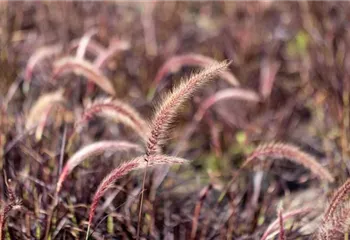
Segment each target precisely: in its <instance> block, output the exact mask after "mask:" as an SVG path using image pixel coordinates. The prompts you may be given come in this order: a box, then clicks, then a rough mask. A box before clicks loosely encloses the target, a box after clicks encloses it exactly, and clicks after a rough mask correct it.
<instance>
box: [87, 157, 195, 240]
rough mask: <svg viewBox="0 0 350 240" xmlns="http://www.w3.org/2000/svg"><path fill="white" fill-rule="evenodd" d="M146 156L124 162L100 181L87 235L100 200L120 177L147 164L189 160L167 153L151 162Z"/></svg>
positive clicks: (180, 162) (154, 164)
mask: <svg viewBox="0 0 350 240" xmlns="http://www.w3.org/2000/svg"><path fill="white" fill-rule="evenodd" d="M144 158H145V156H140V157H137V158H134V159H133V160H131V161H127V162H124V163H122V164H121V165H120V166H119V167H117V168H115V169H114V170H113V171H112V172H111V173H110V174H108V175H107V176H106V177H105V179H104V180H102V182H101V183H100V185H99V187H98V188H97V190H96V193H95V195H94V198H93V201H92V204H91V207H90V213H89V226H88V231H87V237H88V234H89V230H90V226H91V223H92V220H93V217H94V215H95V211H96V207H97V204H98V202H99V200H100V199H101V197H102V196H103V195H104V193H105V192H106V191H107V189H108V188H109V187H111V186H112V185H113V183H114V182H115V181H116V180H118V179H119V178H121V177H123V176H124V175H126V174H128V173H129V172H131V171H133V170H137V169H142V168H146V166H147V165H148V166H149V167H152V166H156V165H163V164H168V165H171V164H183V163H186V162H188V161H187V160H186V159H183V158H177V157H171V156H166V155H153V156H151V157H150V158H149V160H150V161H149V162H145V161H144Z"/></svg>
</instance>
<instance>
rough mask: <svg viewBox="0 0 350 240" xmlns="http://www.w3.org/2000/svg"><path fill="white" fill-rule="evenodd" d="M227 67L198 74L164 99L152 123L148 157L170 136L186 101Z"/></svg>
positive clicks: (216, 66) (222, 65) (223, 65)
mask: <svg viewBox="0 0 350 240" xmlns="http://www.w3.org/2000/svg"><path fill="white" fill-rule="evenodd" d="M227 66H228V63H227V62H222V63H218V64H214V65H212V66H211V67H208V68H206V69H204V70H203V71H201V72H199V73H198V74H194V75H193V76H192V77H190V78H189V79H188V80H187V81H182V82H181V83H180V84H179V85H178V86H177V87H175V88H174V89H173V90H172V91H171V93H169V94H168V95H167V96H166V97H165V98H164V100H163V101H162V103H161V105H160V106H159V107H158V110H157V111H156V114H155V116H154V118H153V121H152V126H151V129H152V130H151V133H150V135H149V137H148V141H147V150H146V155H147V156H149V155H151V154H154V153H156V151H157V149H158V148H159V147H160V146H161V144H162V143H163V142H164V140H165V139H166V137H167V136H168V135H169V127H170V124H171V123H172V121H173V120H174V118H175V116H176V114H177V113H178V111H179V109H180V107H181V106H182V105H183V104H184V103H185V102H186V100H188V98H189V97H191V96H192V95H193V93H194V92H195V91H196V90H197V89H198V88H200V87H201V86H203V85H204V84H206V83H208V82H209V81H210V80H212V79H213V78H214V77H215V76H217V75H218V74H220V73H221V72H222V71H224V70H225V69H226V67H227ZM146 160H147V159H146Z"/></svg>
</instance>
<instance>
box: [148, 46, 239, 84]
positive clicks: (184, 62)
mask: <svg viewBox="0 0 350 240" xmlns="http://www.w3.org/2000/svg"><path fill="white" fill-rule="evenodd" d="M215 64H218V62H217V61H216V60H215V59H213V58H210V57H207V56H204V55H201V54H195V53H189V54H183V55H177V56H174V57H172V58H170V59H169V60H168V61H166V62H165V63H164V64H163V65H162V66H161V67H160V69H159V70H158V72H157V74H156V77H155V79H154V81H153V86H154V87H156V86H158V84H159V83H160V82H161V80H162V79H164V78H165V76H166V75H167V74H169V73H174V72H176V71H178V70H179V69H181V68H182V67H184V66H199V67H202V68H208V67H210V66H211V65H215ZM220 77H221V78H223V79H224V80H225V81H227V82H228V83H229V84H230V85H232V86H239V82H238V80H237V78H236V77H235V76H234V75H233V74H232V73H231V72H229V71H227V70H224V71H221V72H220Z"/></svg>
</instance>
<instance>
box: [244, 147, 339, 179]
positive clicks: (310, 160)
mask: <svg viewBox="0 0 350 240" xmlns="http://www.w3.org/2000/svg"><path fill="white" fill-rule="evenodd" d="M259 157H277V158H280V157H283V158H287V159H290V160H292V161H294V162H296V163H298V164H301V165H303V166H304V167H305V168H307V169H309V170H310V171H311V172H312V173H313V174H315V175H316V176H318V177H319V178H320V179H324V180H327V181H329V182H333V181H334V177H333V176H332V175H331V173H330V172H329V171H328V170H327V169H326V168H324V167H323V166H322V165H321V164H319V163H318V162H317V160H316V159H315V158H314V157H313V156H311V155H310V154H307V153H305V152H303V151H301V150H300V149H299V148H298V147H295V146H293V145H290V144H284V143H269V144H263V145H260V146H259V147H257V148H256V149H255V150H254V151H253V153H251V154H250V155H249V156H248V158H247V159H246V160H245V162H244V163H243V165H242V168H245V167H247V166H248V165H249V164H250V163H252V162H253V160H255V159H256V158H259Z"/></svg>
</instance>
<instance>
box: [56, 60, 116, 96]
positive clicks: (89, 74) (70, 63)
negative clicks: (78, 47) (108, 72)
mask: <svg viewBox="0 0 350 240" xmlns="http://www.w3.org/2000/svg"><path fill="white" fill-rule="evenodd" d="M68 72H73V73H75V74H77V75H82V76H84V77H85V78H86V79H88V80H89V81H92V82H94V83H95V84H96V85H98V86H99V87H100V88H101V89H103V90H104V91H105V92H107V93H109V94H111V95H115V90H114V88H113V85H112V83H111V82H110V80H109V79H108V78H107V77H105V76H104V75H103V74H102V72H101V71H100V70H99V69H98V68H96V67H95V66H94V65H92V64H91V63H90V62H88V61H86V60H83V59H79V58H75V57H65V58H61V59H60V60H58V61H56V62H55V63H54V71H53V78H54V79H56V78H58V77H60V76H61V75H62V74H65V73H68Z"/></svg>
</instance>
